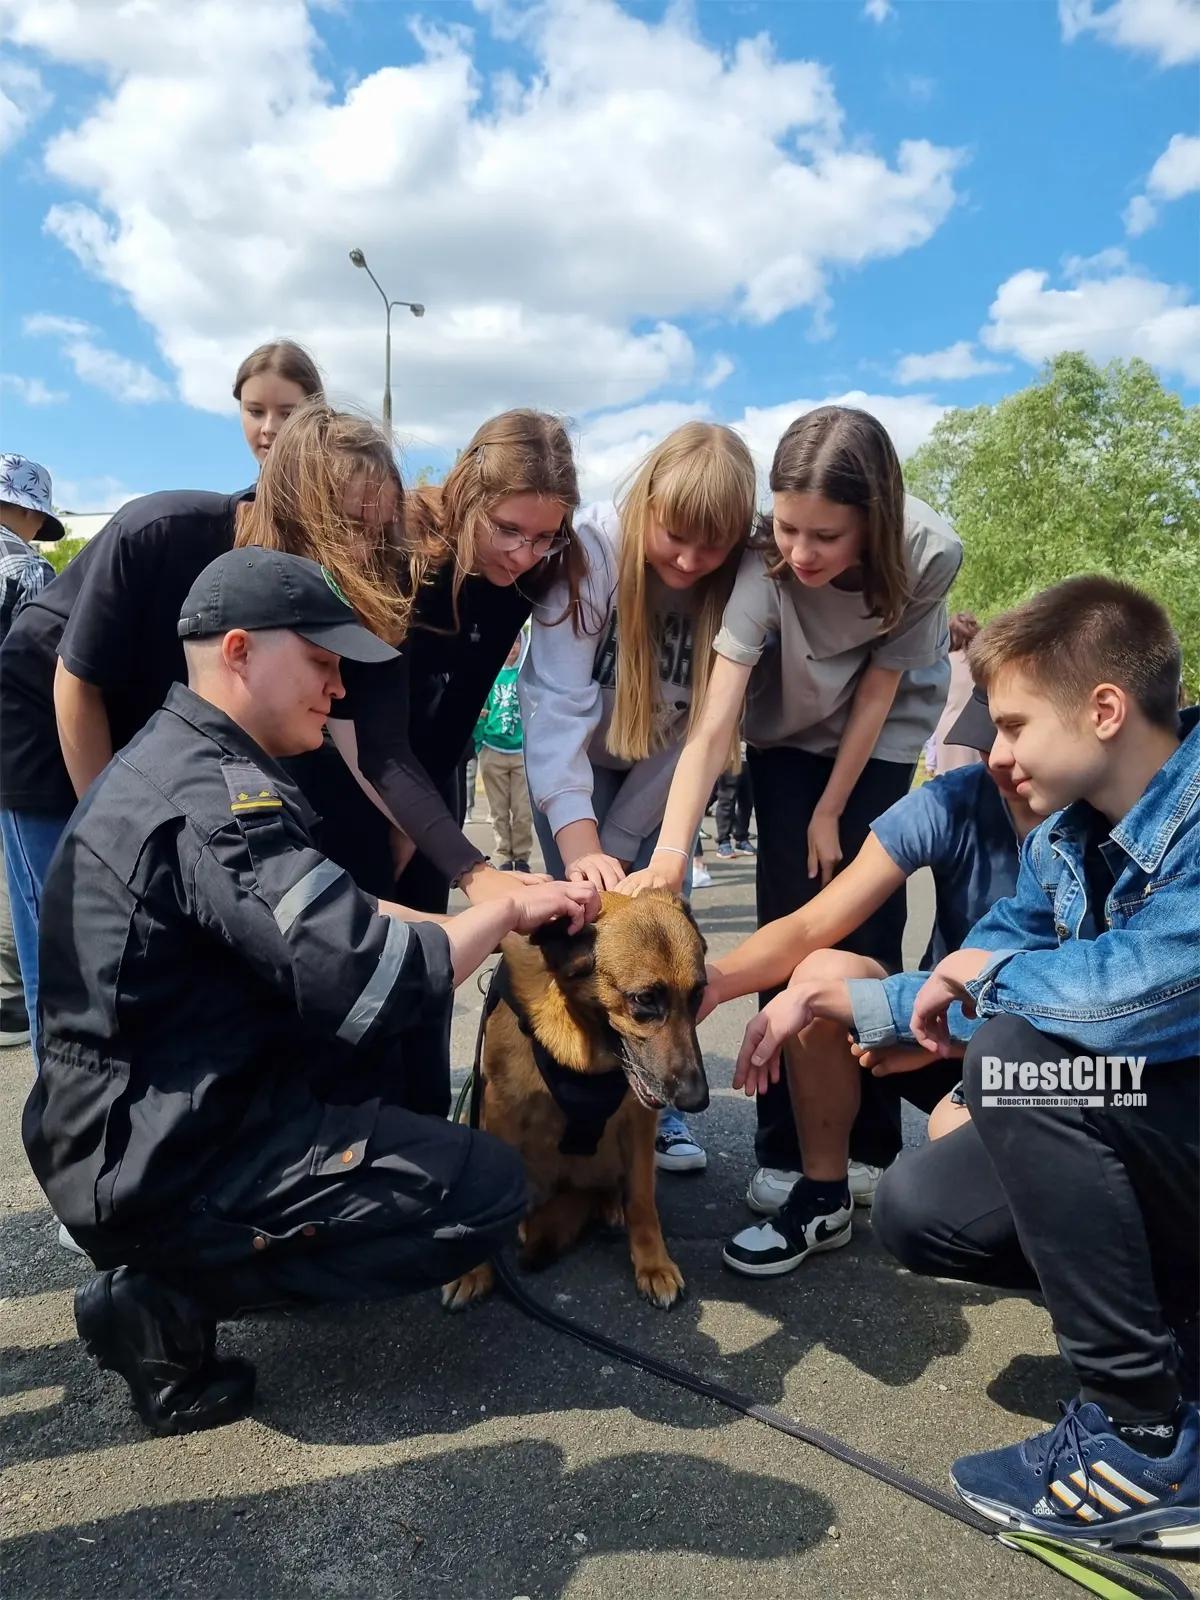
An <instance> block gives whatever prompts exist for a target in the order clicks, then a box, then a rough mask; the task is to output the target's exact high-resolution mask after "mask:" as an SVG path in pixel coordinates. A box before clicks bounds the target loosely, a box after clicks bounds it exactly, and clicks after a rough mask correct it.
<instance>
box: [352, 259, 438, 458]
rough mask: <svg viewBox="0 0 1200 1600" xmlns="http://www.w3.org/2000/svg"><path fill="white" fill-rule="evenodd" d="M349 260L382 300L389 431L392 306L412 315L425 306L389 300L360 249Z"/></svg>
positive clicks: (385, 407) (385, 411) (420, 313)
mask: <svg viewBox="0 0 1200 1600" xmlns="http://www.w3.org/2000/svg"><path fill="white" fill-rule="evenodd" d="M350 260H351V261H352V262H353V263H354V265H355V266H356V267H361V268H362V269H363V271H364V272H365V273H366V275H367V277H368V278H370V280H371V282H372V283H373V284H374V285H375V287H376V288H377V289H378V290H379V297H380V299H381V300H382V301H383V307H384V312H385V314H386V317H387V347H386V355H385V358H384V360H385V364H384V378H383V425H384V427H385V428H386V429H387V430H388V432H389V433H390V432H391V431H392V307H393V306H407V307H408V309H409V310H410V311H411V312H412V314H413V316H414V317H423V316H424V315H425V307H424V306H423V305H422V304H421V303H420V301H418V300H389V299H388V297H387V295H386V294H385V293H384V290H383V285H382V284H381V283H380V281H379V279H378V278H377V277H376V276H375V274H374V273H373V272H372V271H371V269H370V267H369V266H368V265H367V258H366V256H364V255H363V253H362V251H361V250H351V252H350Z"/></svg>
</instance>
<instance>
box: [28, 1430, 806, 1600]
mask: <svg viewBox="0 0 1200 1600" xmlns="http://www.w3.org/2000/svg"><path fill="white" fill-rule="evenodd" d="M748 1506H752V1507H753V1515H752V1516H746V1515H745V1512H744V1509H743V1510H742V1511H741V1512H738V1513H736V1514H735V1521H734V1523H733V1525H732V1526H731V1520H730V1508H731V1507H741V1508H746V1507H748ZM834 1519H835V1510H834V1506H833V1504H832V1502H830V1501H829V1500H827V1499H826V1498H825V1497H824V1495H821V1494H817V1493H814V1492H812V1491H811V1490H808V1489H802V1488H797V1487H796V1486H795V1485H793V1484H790V1483H785V1482H783V1481H782V1480H780V1479H778V1478H773V1477H768V1476H765V1475H760V1474H757V1473H749V1472H739V1471H734V1470H732V1469H730V1468H728V1467H725V1466H722V1465H720V1464H719V1463H717V1462H712V1461H703V1460H698V1459H696V1458H695V1457H691V1456H681V1455H675V1454H672V1453H669V1452H662V1451H648V1452H644V1453H643V1452H641V1451H639V1452H638V1453H636V1454H633V1455H622V1456H614V1457H611V1458H610V1459H607V1460H604V1461H599V1462H592V1463H590V1464H588V1465H584V1466H580V1467H577V1468H575V1469H574V1470H566V1469H565V1467H564V1457H563V1452H562V1451H561V1450H560V1449H559V1448H558V1447H557V1446H555V1445H552V1444H548V1443H536V1442H533V1441H524V1442H519V1443H513V1444H501V1445H490V1446H483V1447H474V1448H462V1449H450V1450H448V1451H446V1452H445V1453H444V1454H442V1455H437V1456H433V1457H426V1458H424V1459H422V1460H418V1461H414V1462H409V1463H405V1464H403V1465H399V1466H391V1467H385V1468H382V1469H378V1468H377V1469H369V1470H366V1471H362V1472H357V1473H354V1474H353V1475H351V1476H348V1477H345V1478H332V1479H330V1478H326V1479H322V1480H320V1481H319V1482H316V1483H312V1484H307V1485H303V1486H299V1487H295V1488H288V1489H282V1490H277V1491H273V1492H270V1493H266V1494H261V1495H244V1496H237V1497H230V1498H224V1497H222V1498H220V1499H218V1500H190V1501H189V1500H184V1501H179V1502H175V1503H172V1504H170V1505H165V1506H157V1507H154V1508H153V1509H146V1510H139V1511H136V1512H132V1513H129V1514H126V1515H123V1516H117V1517H113V1518H111V1519H107V1520H102V1521H96V1522H89V1523H82V1524H75V1525H71V1526H67V1527H63V1528H58V1529H55V1530H54V1531H53V1532H50V1533H43V1534H34V1535H27V1536H24V1537H18V1538H14V1539H12V1540H10V1541H8V1543H7V1544H6V1545H5V1552H4V1570H5V1582H6V1586H7V1588H8V1589H9V1592H10V1593H13V1594H17V1593H19V1594H41V1595H53V1594H67V1593H70V1594H89V1595H101V1594H102V1595H114V1596H130V1597H136V1600H144V1597H145V1596H147V1595H151V1594H152V1595H154V1596H155V1597H156V1600H160V1597H162V1600H165V1597H168V1596H172V1597H173V1596H177V1595H179V1596H182V1595H188V1594H194V1593H196V1592H197V1591H200V1592H202V1593H204V1594H206V1595H254V1596H255V1597H256V1600H265V1597H268V1596H269V1597H274V1596H281V1597H282V1596H288V1597H294V1596H299V1595H304V1596H307V1595H312V1594H319V1595H329V1594H343V1595H367V1594H370V1595H385V1594H386V1595H389V1596H392V1597H393V1600H401V1597H410V1596H411V1597H413V1600H416V1597H418V1596H419V1597H421V1600H426V1597H427V1596H430V1595H439V1594H441V1595H446V1596H451V1595H455V1596H467V1595H471V1596H480V1595H485V1594H486V1595H505V1596H507V1595H529V1596H531V1597H534V1596H536V1597H537V1600H553V1597H556V1596H560V1595H562V1594H564V1593H565V1591H566V1589H567V1587H568V1585H569V1584H570V1581H571V1578H572V1577H573V1575H574V1573H575V1571H576V1569H577V1568H578V1567H579V1565H580V1563H581V1562H582V1561H584V1560H586V1559H587V1558H588V1557H591V1556H596V1555H612V1554H617V1553H621V1552H625V1551H650V1552H659V1551H667V1552H669V1551H678V1552H679V1554H680V1559H681V1560H686V1559H687V1558H688V1557H689V1556H695V1555H698V1554H704V1555H712V1556H721V1557H725V1558H729V1557H736V1558H738V1559H740V1560H744V1561H756V1560H757V1561H769V1560H772V1559H776V1558H779V1557H782V1556H788V1557H791V1558H793V1559H794V1558H795V1556H796V1555H797V1553H798V1552H803V1551H804V1550H805V1549H807V1548H811V1546H812V1545H813V1544H814V1543H816V1542H817V1541H818V1540H821V1539H823V1538H824V1537H825V1534H826V1530H827V1528H828V1527H829V1525H830V1524H831V1523H832V1522H833V1521H834ZM281 1527H285V1528H287V1529H288V1538H287V1541H286V1546H284V1547H281V1546H280V1544H278V1543H276V1542H275V1541H274V1540H272V1541H270V1542H268V1541H266V1540H265V1539H264V1538H263V1537H262V1535H261V1534H260V1532H259V1529H260V1528H262V1529H263V1530H266V1529H278V1528H281ZM564 1529H570V1530H571V1531H569V1532H564V1531H563V1530H564ZM579 1535H582V1537H579Z"/></svg>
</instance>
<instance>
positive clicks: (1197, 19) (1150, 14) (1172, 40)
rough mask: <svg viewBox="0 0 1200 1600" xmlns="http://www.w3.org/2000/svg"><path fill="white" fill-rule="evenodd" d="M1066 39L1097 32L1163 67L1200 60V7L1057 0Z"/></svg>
mask: <svg viewBox="0 0 1200 1600" xmlns="http://www.w3.org/2000/svg"><path fill="white" fill-rule="evenodd" d="M1058 15H1059V19H1060V21H1061V23H1062V30H1063V37H1064V38H1065V39H1066V40H1067V41H1068V43H1069V42H1070V41H1071V40H1072V39H1076V38H1078V36H1079V35H1080V34H1081V33H1095V34H1098V35H1099V36H1100V37H1101V38H1102V39H1105V40H1107V41H1108V43H1109V44H1115V45H1121V46H1123V47H1124V48H1125V49H1127V50H1137V51H1140V52H1142V53H1143V54H1146V55H1153V56H1157V57H1158V64H1159V66H1161V67H1178V66H1182V65H1184V64H1185V63H1186V62H1189V61H1200V5H1197V3H1196V0H1112V3H1111V4H1109V5H1106V6H1100V5H1097V3H1096V0H1058Z"/></svg>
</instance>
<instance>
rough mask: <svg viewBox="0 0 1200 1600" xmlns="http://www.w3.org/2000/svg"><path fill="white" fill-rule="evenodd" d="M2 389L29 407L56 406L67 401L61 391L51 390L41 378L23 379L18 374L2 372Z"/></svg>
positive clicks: (0, 378)
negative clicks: (62, 401)
mask: <svg viewBox="0 0 1200 1600" xmlns="http://www.w3.org/2000/svg"><path fill="white" fill-rule="evenodd" d="M0 389H7V390H8V392H9V394H15V395H16V397H17V399H18V400H20V401H21V402H22V403H23V404H24V405H27V406H54V405H57V404H58V403H59V401H60V400H65V399H66V398H67V397H66V394H65V393H64V392H63V391H62V390H61V389H49V388H47V386H46V385H45V384H44V383H43V382H42V380H41V378H23V377H21V375H20V373H17V372H0Z"/></svg>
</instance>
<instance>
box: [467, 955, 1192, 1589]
mask: <svg viewBox="0 0 1200 1600" xmlns="http://www.w3.org/2000/svg"><path fill="white" fill-rule="evenodd" d="M497 970H498V969H493V970H492V972H491V973H489V974H487V975H486V977H487V978H488V980H489V981H488V987H487V990H486V994H485V990H484V986H483V981H484V975H481V977H480V981H479V992H480V993H481V994H485V1001H484V1008H483V1012H482V1014H481V1016H480V1020H479V1032H478V1035H477V1037H476V1040H475V1060H474V1064H473V1066H472V1070H471V1075H470V1077H469V1078H468V1079H467V1081H466V1083H464V1084H463V1086H462V1089H461V1090H460V1091H459V1095H458V1100H457V1102H456V1104H455V1108H454V1120H455V1121H456V1122H458V1121H461V1120H462V1112H463V1110H464V1108H467V1103H468V1097H469V1108H468V1115H469V1122H470V1125H471V1127H472V1128H478V1127H479V1120H480V1113H481V1110H482V1104H483V1092H484V1082H485V1080H484V1076H483V1072H482V1070H481V1068H482V1060H483V1034H484V1026H485V1024H486V1022H487V1018H488V1016H489V1014H490V1011H491V1009H493V1008H492V1007H491V1006H489V1004H488V1002H489V1001H491V1000H492V986H493V984H494V982H495V973H496V971H497ZM493 1265H494V1267H495V1270H496V1278H497V1281H498V1282H499V1284H500V1286H501V1288H502V1289H503V1290H504V1292H505V1293H506V1294H507V1295H508V1297H509V1298H510V1299H511V1300H512V1302H513V1304H514V1305H515V1306H516V1307H517V1308H518V1310H520V1311H523V1312H524V1313H525V1315H526V1316H527V1317H530V1318H532V1319H533V1321H534V1322H540V1323H541V1324H542V1326H543V1327H546V1328H550V1329H552V1330H553V1331H554V1332H555V1333H563V1334H566V1336H567V1337H568V1338H570V1339H575V1340H576V1341H577V1342H578V1343H580V1344H583V1345H586V1346H587V1347H588V1348H589V1349H591V1350H595V1351H597V1352H598V1353H599V1354H600V1355H605V1356H610V1357H611V1358H612V1359H613V1360H615V1361H620V1362H622V1363H623V1364H624V1365H625V1366H629V1367H636V1368H637V1369H638V1371H640V1372H648V1373H649V1374H650V1375H651V1376H652V1377H655V1378H660V1379H661V1380H662V1381H663V1382H664V1383H671V1384H674V1385H675V1386H676V1388H679V1389H687V1390H689V1391H690V1392H691V1393H692V1394H698V1395H701V1396H703V1397H704V1399H706V1400H713V1401H715V1402H716V1403H717V1404H718V1405H721V1406H724V1407H725V1408H726V1409H727V1410H729V1411H735V1412H737V1413H738V1414H739V1415H740V1416H743V1417H748V1418H750V1420H751V1421H752V1422H761V1423H762V1424H763V1425H764V1426H765V1427H768V1428H774V1429H775V1431H776V1432H777V1433H784V1434H787V1435H788V1437H789V1438H792V1439H799V1440H801V1441H802V1442H803V1443H804V1444H808V1445H812V1446H813V1448H814V1449H817V1450H821V1451H824V1453H825V1454H826V1455H829V1456H833V1457H834V1459H835V1460H837V1461H841V1462H842V1463H843V1464H844V1465H846V1466H848V1467H854V1468H856V1470H857V1471H859V1472H863V1473H866V1474H867V1476H868V1477H871V1478H875V1479H876V1480H877V1481H878V1482H880V1483H885V1484H887V1485H888V1487H889V1488H891V1489H898V1490H899V1491H900V1493H901V1494H906V1495H908V1496H909V1497H910V1499H913V1500H919V1501H920V1502H921V1504H922V1505H926V1506H929V1507H931V1508H932V1509H933V1510H934V1511H941V1512H943V1513H944V1514H945V1515H946V1516H948V1517H953V1518H954V1520H955V1521H956V1522H959V1523H962V1524H963V1525H964V1526H965V1527H968V1528H971V1529H972V1530H973V1531H974V1532H976V1533H981V1534H984V1535H985V1536H986V1537H987V1538H989V1539H996V1540H998V1541H999V1543H1000V1544H1003V1545H1006V1546H1007V1547H1008V1548H1009V1549H1011V1550H1021V1551H1024V1553H1025V1554H1026V1555H1031V1556H1034V1557H1036V1558H1037V1560H1039V1561H1042V1562H1044V1563H1045V1564H1046V1566H1048V1567H1053V1568H1054V1569H1055V1571H1057V1572H1061V1573H1062V1574H1063V1576H1064V1577H1067V1578H1070V1579H1072V1580H1073V1581H1074V1582H1075V1583H1078V1584H1080V1585H1081V1586H1082V1587H1083V1588H1085V1589H1088V1590H1090V1592H1091V1593H1092V1594H1095V1595H1099V1596H1101V1597H1102V1600H1194V1596H1193V1594H1192V1591H1191V1589H1190V1588H1189V1587H1188V1586H1187V1584H1186V1583H1184V1581H1183V1579H1182V1578H1180V1577H1179V1576H1178V1574H1176V1573H1174V1572H1170V1571H1168V1570H1167V1569H1166V1568H1164V1567H1161V1566H1159V1565H1158V1564H1157V1563H1156V1562H1151V1561H1147V1560H1145V1559H1144V1558H1142V1557H1139V1556H1132V1555H1116V1554H1114V1553H1113V1552H1112V1551H1110V1550H1105V1549H1100V1548H1098V1547H1088V1546H1083V1545H1078V1544H1076V1543H1074V1541H1068V1540H1065V1539H1054V1538H1051V1537H1050V1536H1049V1535H1048V1534H1042V1533H1026V1532H1023V1531H1021V1530H1018V1529H1010V1528H1006V1529H1003V1530H1002V1531H998V1530H997V1527H996V1524H995V1523H994V1522H991V1521H989V1520H988V1519H987V1518H986V1517H983V1516H980V1515H979V1513H978V1512H976V1511H972V1510H971V1509H970V1508H969V1507H968V1506H966V1505H964V1504H963V1503H962V1502H961V1501H959V1500H957V1499H955V1498H954V1497H953V1496H952V1495H949V1494H946V1493H945V1492H944V1491H943V1490H941V1489H935V1488H933V1486H932V1485H931V1484H928V1483H922V1482H921V1480H920V1479H919V1478H913V1477H910V1476H909V1474H908V1473H907V1472H902V1471H901V1470H900V1469H899V1468H898V1467H892V1466H889V1465H888V1463H887V1462H885V1461H880V1460H879V1459H878V1458H877V1457H875V1456H871V1455H867V1454H866V1453H865V1451H862V1450H856V1449H855V1448H854V1446H853V1445H849V1444H846V1443H845V1441H844V1440H842V1439H838V1438H836V1437H835V1436H834V1435H833V1434H831V1433H825V1432H824V1431H823V1430H822V1429H820V1428H814V1427H813V1426H812V1425H811V1424H809V1423H805V1422H797V1421H796V1420H795V1419H794V1418H793V1417H789V1416H786V1415H785V1414H784V1413H783V1412H782V1411H776V1410H775V1408H774V1407H773V1406H764V1405H759V1404H758V1402H757V1401H754V1400H749V1399H747V1398H746V1397H745V1396H744V1395H740V1394H738V1393H737V1392H736V1391H735V1390H733V1389H727V1388H725V1386H724V1385H723V1384H719V1383H712V1382H710V1380H709V1379H707V1378H702V1377H700V1376H699V1374H697V1373H695V1372H689V1371H687V1369H686V1368H684V1367H677V1366H674V1365H673V1364H672V1363H671V1362H669V1361H663V1360H661V1359H660V1358H659V1357H658V1356H653V1355H650V1354H649V1353H648V1352H646V1351H644V1350H635V1349H634V1348H633V1347H632V1346H631V1345H627V1344H623V1343H622V1342H621V1341H620V1340H619V1339H611V1338H609V1336H608V1335H607V1334H604V1333H600V1332H598V1331H597V1330H596V1329H595V1328H588V1327H586V1326H584V1324H583V1323H581V1322H576V1321H575V1320H574V1319H573V1318H572V1317H565V1316H563V1314H562V1313H561V1312H559V1311H555V1310H554V1309H553V1308H552V1307H550V1306H548V1305H545V1304H544V1303H543V1302H542V1301H540V1300H538V1299H536V1298H535V1297H534V1296H533V1295H531V1294H530V1293H529V1291H528V1290H527V1289H526V1288H525V1287H524V1285H523V1284H522V1283H521V1281H520V1280H519V1278H518V1277H517V1275H516V1272H515V1271H514V1269H513V1266H512V1263H511V1262H510V1261H508V1260H507V1259H506V1258H505V1257H504V1256H503V1255H497V1256H496V1258H495V1260H494V1262H493Z"/></svg>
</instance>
